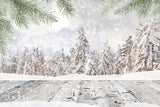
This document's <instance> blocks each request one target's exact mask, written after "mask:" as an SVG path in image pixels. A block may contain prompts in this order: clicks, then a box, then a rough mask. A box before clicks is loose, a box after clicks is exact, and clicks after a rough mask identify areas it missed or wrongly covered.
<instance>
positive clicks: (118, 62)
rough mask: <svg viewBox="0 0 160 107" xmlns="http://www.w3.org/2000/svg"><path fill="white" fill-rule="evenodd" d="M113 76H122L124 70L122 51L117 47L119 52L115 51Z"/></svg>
mask: <svg viewBox="0 0 160 107" xmlns="http://www.w3.org/2000/svg"><path fill="white" fill-rule="evenodd" d="M114 67H115V72H114V73H115V74H123V70H124V63H123V56H122V49H121V47H120V45H119V50H118V51H117V56H116V57H115V63H114Z"/></svg>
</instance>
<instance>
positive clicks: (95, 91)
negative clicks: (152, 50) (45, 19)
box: [0, 81, 160, 107]
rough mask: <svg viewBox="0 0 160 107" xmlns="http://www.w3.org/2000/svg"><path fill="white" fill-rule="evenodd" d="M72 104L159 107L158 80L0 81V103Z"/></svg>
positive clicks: (103, 106) (104, 106) (159, 91)
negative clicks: (149, 106)
mask: <svg viewBox="0 0 160 107" xmlns="http://www.w3.org/2000/svg"><path fill="white" fill-rule="evenodd" d="M12 101H20V102H21V101H46V102H52V101H54V102H56V101H64V102H76V103H87V104H90V105H99V106H100V107H120V106H122V105H125V104H127V103H134V102H145V103H151V104H158V105H160V81H1V82H0V102H12Z"/></svg>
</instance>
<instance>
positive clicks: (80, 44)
mask: <svg viewBox="0 0 160 107" xmlns="http://www.w3.org/2000/svg"><path fill="white" fill-rule="evenodd" d="M77 32H78V35H79V36H78V38H77V43H76V47H75V49H74V50H73V53H72V54H73V56H71V57H73V59H72V64H71V70H72V71H71V72H73V73H84V72H85V65H86V63H87V57H88V54H89V44H88V40H87V38H86V36H85V32H84V29H83V27H80V28H79V29H78V31H77Z"/></svg>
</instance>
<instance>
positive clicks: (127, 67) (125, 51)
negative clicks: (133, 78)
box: [121, 36, 133, 73]
mask: <svg viewBox="0 0 160 107" xmlns="http://www.w3.org/2000/svg"><path fill="white" fill-rule="evenodd" d="M132 45H133V41H132V36H129V37H128V39H127V40H126V41H125V44H124V45H123V46H122V49H121V55H122V60H123V63H124V71H123V72H124V73H126V72H131V70H132V67H133V66H132V55H131V49H132Z"/></svg>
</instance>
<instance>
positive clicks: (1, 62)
mask: <svg viewBox="0 0 160 107" xmlns="http://www.w3.org/2000/svg"><path fill="white" fill-rule="evenodd" d="M7 70H8V65H7V61H6V57H5V56H1V57H0V72H1V73H6V72H7Z"/></svg>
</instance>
